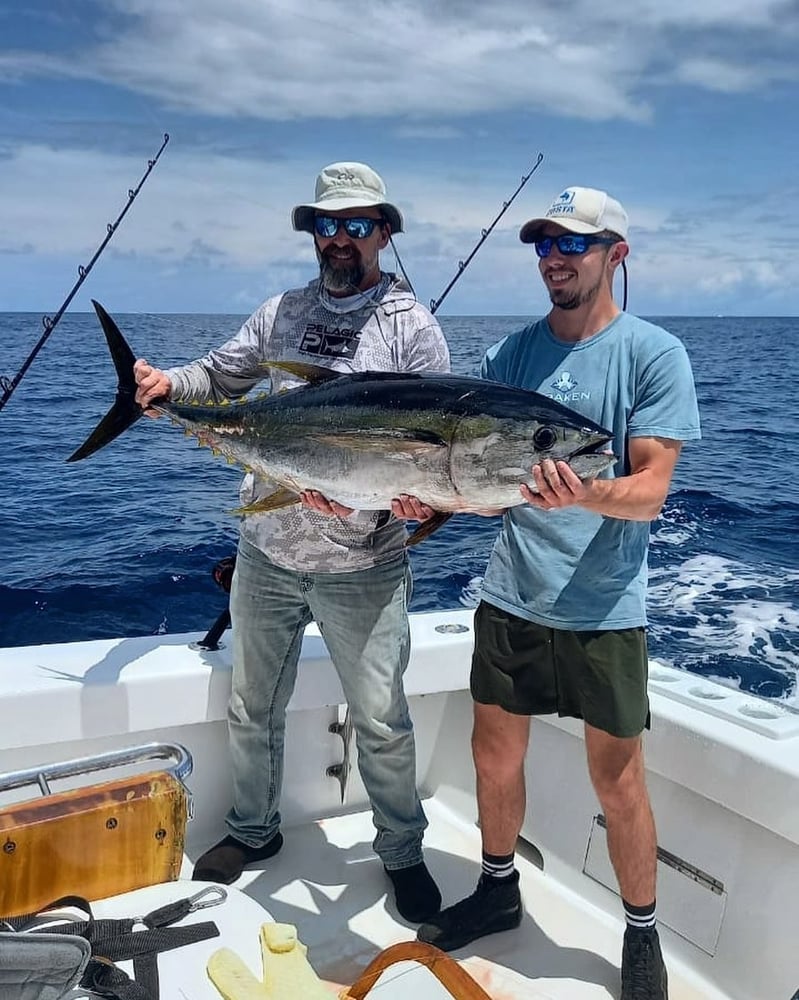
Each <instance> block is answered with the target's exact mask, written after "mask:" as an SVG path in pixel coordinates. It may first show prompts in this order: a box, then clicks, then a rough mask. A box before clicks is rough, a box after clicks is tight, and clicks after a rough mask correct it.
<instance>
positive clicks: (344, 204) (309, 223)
mask: <svg viewBox="0 0 799 1000" xmlns="http://www.w3.org/2000/svg"><path fill="white" fill-rule="evenodd" d="M350 208H379V209H380V211H381V212H382V213H383V216H384V218H385V219H386V221H387V222H388V224H389V226H391V232H392V233H401V232H403V228H402V227H403V219H402V212H400V210H399V209H398V208H397V207H396V206H395V205H391V204H389V202H386V201H365V200H363V199H359V200H358V201H355V200H354V199H353V198H326V199H325V200H324V201H318V202H315V203H311V204H310V205H296V206H295V207H294V208H293V209H292V211H291V224H292V226H293V227H294V229H295V230H296V231H297V232H300V233H312V232H313V231H314V229H313V220H314V216H316V215H317V213H320V212H343V211H345V210H347V209H350Z"/></svg>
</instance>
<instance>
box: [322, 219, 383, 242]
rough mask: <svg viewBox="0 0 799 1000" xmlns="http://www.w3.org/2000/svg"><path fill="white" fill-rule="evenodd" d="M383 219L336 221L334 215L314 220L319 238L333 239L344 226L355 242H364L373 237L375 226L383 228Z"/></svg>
mask: <svg viewBox="0 0 799 1000" xmlns="http://www.w3.org/2000/svg"><path fill="white" fill-rule="evenodd" d="M382 225H383V220H382V219H361V218H354V219H336V218H333V216H332V215H317V216H316V217H315V218H314V229H315V230H316V235H317V236H324V238H325V239H328V240H329V239H331V238H332V237H333V236H335V235H336V233H337V232H338V231H339V227H340V226H344V232H345V233H346V234H347V236H349V237H350V238H351V239H353V240H363V239H366V237H367V236H371V235H372V233H373V232H374V231H375V226H382Z"/></svg>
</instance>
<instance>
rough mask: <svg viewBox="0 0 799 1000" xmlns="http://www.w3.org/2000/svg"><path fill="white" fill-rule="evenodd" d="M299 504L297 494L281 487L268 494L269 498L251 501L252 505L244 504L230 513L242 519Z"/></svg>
mask: <svg viewBox="0 0 799 1000" xmlns="http://www.w3.org/2000/svg"><path fill="white" fill-rule="evenodd" d="M299 502H300V495H299V493H296V492H295V491H294V490H289V489H286V488H285V487H284V486H281V487H280V488H279V489H276V490H275V492H274V493H270V494H269V496H265V497H261V498H260V499H259V500H253V502H252V503H248V504H245V505H244V507H237V508H236V509H235V510H233V511H231V513H233V514H240V515H243V516H244V517H246V516H247V515H249V514H268V513H269V512H270V511H273V510H281V509H282V508H283V507H291V506H292V504H295V503H299Z"/></svg>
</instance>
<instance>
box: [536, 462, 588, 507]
mask: <svg viewBox="0 0 799 1000" xmlns="http://www.w3.org/2000/svg"><path fill="white" fill-rule="evenodd" d="M533 479H534V480H535V484H536V486H537V487H538V490H539V492H538V493H534V492H533V491H532V490H531V489H530V488H529V486H524V485H522V486H520V487H519V489H520V491H521V494H522V496H523V497H524V499H525V500H526V501H527V502H528V503H529V504H530V505H531V506H532V507H537V508H538V509H539V510H557V509H559V508H561V507H573V506H574V505H575V504H579V503H582V502H583V501H584V500H587V499H588V498H589V496H590V480H589V481H588V483H584V482H583V481H582V480H581V479H580V478H579V477H578V476H576V475H575V474H574V472H573V471H572V470H571V468H570V467H569V465H568V464H567V463H566V462H553V461H552V459H549V458H545V459H544V461H543V462H541V463H540V465H534V466H533Z"/></svg>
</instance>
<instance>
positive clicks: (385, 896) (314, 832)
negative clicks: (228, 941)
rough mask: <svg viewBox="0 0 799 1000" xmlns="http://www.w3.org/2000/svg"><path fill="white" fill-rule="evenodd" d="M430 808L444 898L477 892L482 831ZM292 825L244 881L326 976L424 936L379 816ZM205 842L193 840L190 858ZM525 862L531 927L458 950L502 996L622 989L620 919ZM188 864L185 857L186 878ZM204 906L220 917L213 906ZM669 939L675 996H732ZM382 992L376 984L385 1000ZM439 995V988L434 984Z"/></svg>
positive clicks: (573, 995)
mask: <svg viewBox="0 0 799 1000" xmlns="http://www.w3.org/2000/svg"><path fill="white" fill-rule="evenodd" d="M425 810H426V812H427V816H428V819H429V821H430V826H429V828H428V830H427V833H426V835H425V859H426V861H427V864H428V867H429V868H430V871H431V872H432V874H433V876H434V877H435V879H436V881H437V882H438V884H439V886H440V888H441V891H442V895H443V897H444V905H445V906H446V905H449V904H450V903H453V902H455V901H457V900H458V899H461V898H462V897H463V896H466V895H468V894H469V893H470V892H472V890H473V889H474V886H475V884H476V881H477V878H478V876H479V857H480V838H479V832H478V830H477V829H476V827H475V826H474V825H473V824H471V823H468V822H466V821H464V820H463V819H462V818H460V817H459V816H457V815H455V814H454V813H452V812H451V811H450V810H449V809H448V808H446V807H445V806H443V805H441V804H440V803H438V802H437V801H436V800H435V799H428V800H427V801H426V802H425ZM283 833H284V846H283V849H282V850H281V852H280V853H279V854H278V855H277V856H276V857H274V858H270V859H269V860H268V861H265V862H263V863H262V864H261V865H259V866H253V867H252V868H251V869H248V870H247V871H245V872H244V874H243V875H242V876H241V878H240V879H239V880H238V881H237V882H236V883H235V888H236V889H238V890H239V891H241V892H243V893H244V894H245V895H246V896H248V897H250V898H251V899H252V900H255V901H257V902H258V903H260V904H261V906H262V907H263V908H264V910H266V911H267V912H268V914H269V916H271V917H272V919H274V920H276V921H279V922H282V923H289V924H294V925H295V926H296V927H297V931H298V935H299V938H300V940H301V941H303V942H304V943H305V944H306V945H307V946H308V959H309V960H310V963H311V965H312V967H313V968H314V970H315V971H316V972H317V974H318V975H319V976H320V977H322V978H323V979H325V980H327V981H329V982H331V983H333V984H337V985H339V986H345V985H349V984H351V983H353V982H354V981H355V980H356V979H357V978H358V976H359V974H360V973H361V972H362V971H363V969H364V968H365V967H366V965H368V963H369V962H370V961H371V960H372V959H373V958H375V956H376V955H377V954H378V953H379V952H380V951H381V950H382V949H384V948H387V947H389V946H390V945H393V944H396V943H397V942H400V941H411V940H414V939H415V936H416V927H415V926H412V925H410V924H407V923H406V922H405V921H404V920H403V919H402V918H401V917H400V916H399V915H398V914H397V912H396V909H395V908H394V904H393V899H392V898H391V896H390V894H389V892H388V890H389V889H390V885H389V882H388V880H387V878H386V876H385V874H384V872H383V866H382V864H381V863H380V861H379V860H378V859H377V858H376V857H375V855H374V854H373V852H372V848H371V841H372V838H373V836H374V828H373V826H372V822H371V815H370V814H369V813H367V812H362V813H356V814H352V815H348V816H340V817H336V818H333V819H328V820H322V821H321V822H319V823H312V824H307V825H304V826H300V827H293V828H288V829H284V831H283ZM207 846H209V845H208V844H192V843H191V842H190V844H189V849H188V854H189V857H190V859H191V861H193V860H194V859H196V857H197V856H199V854H200V853H201V852H202V850H204V849H205V848H206V847H207ZM517 863H518V867H519V870H520V873H521V885H522V897H523V901H524V905H525V911H526V912H525V916H524V918H523V920H522V923H521V926H520V927H519V928H518V929H516V930H513V931H507V932H504V933H501V934H495V935H491V936H489V937H485V938H482V939H480V940H477V941H475V942H473V944H471V945H468V946H466V947H465V948H462V949H461V950H460V951H457V952H454V953H453V957H454V958H456V959H457V960H458V961H459V962H460V963H461V964H462V965H463V967H464V968H465V969H466V970H467V971H468V972H469V973H470V975H471V976H472V977H473V978H474V979H475V980H476V981H477V982H478V983H479V984H480V985H481V986H482V987H483V989H484V990H486V992H487V993H488V994H489V995H490V996H491V997H492V998H494V1000H522V998H525V1000H600V998H604V1000H608V998H616V997H618V993H619V962H620V956H621V943H622V935H623V931H624V926H623V922H622V920H621V919H618V920H617V919H615V918H614V917H611V916H608V915H607V914H605V913H603V912H602V911H600V910H599V909H597V908H596V907H593V906H591V905H589V904H586V903H585V901H583V900H581V899H580V898H579V896H577V895H576V894H574V893H573V892H571V891H569V890H567V889H564V888H563V887H562V886H561V885H559V884H558V883H557V882H556V881H555V880H554V879H552V878H550V877H548V876H546V875H545V874H544V873H542V872H541V871H540V870H539V869H538V868H537V867H536V865H535V864H533V863H532V862H531V861H529V860H526V859H525V858H524V857H521V856H517ZM190 872H191V865H190V863H189V862H188V860H187V864H186V868H185V869H184V873H185V874H186V877H189V875H190ZM192 884H193V885H197V883H192ZM206 912H207V915H208V917H211V916H212V914H213V912H214V911H213V910H209V911H206ZM257 931H258V928H257V927H252V928H251V929H250V930H249V931H247V933H248V934H250V935H251V936H252V938H253V940H254V939H255V938H257ZM661 938H662V943H663V944H664V952H665V954H666V960H667V965H668V968H669V986H670V991H669V995H670V997H671V1000H700V998H701V1000H724V998H723V997H722V995H721V994H719V993H718V992H717V991H715V990H714V989H713V988H712V987H708V986H707V985H706V984H703V983H702V982H700V981H699V980H698V978H697V977H696V976H695V975H694V974H692V973H691V971H690V970H686V969H684V968H680V967H679V966H678V965H677V963H676V962H675V961H674V960H672V961H669V955H668V941H667V938H666V937H665V936H664V935H663V934H662V935H661ZM233 947H234V949H235V948H236V945H235V944H234V945H233ZM254 971H256V970H255V969H254ZM431 979H432V977H431ZM431 987H432V982H431ZM382 992H383V991H382V990H379V989H378V990H377V991H375V993H374V995H375V997H376V1000H378V998H380V995H381V993H382ZM389 992H390V991H389V990H388V989H387V988H386V994H388V993H389ZM412 992H413V997H414V1000H426V994H425V996H424V998H423V997H422V996H420V993H419V989H418V987H417V985H416V984H414V987H413V991H412ZM430 996H431V997H436V998H437V997H438V996H440V994H439V993H438V992H437V991H436V989H435V988H431V992H430ZM298 1000H299V998H298ZM386 1000H388V997H387V998H386ZM392 1000H393V993H392Z"/></svg>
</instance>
